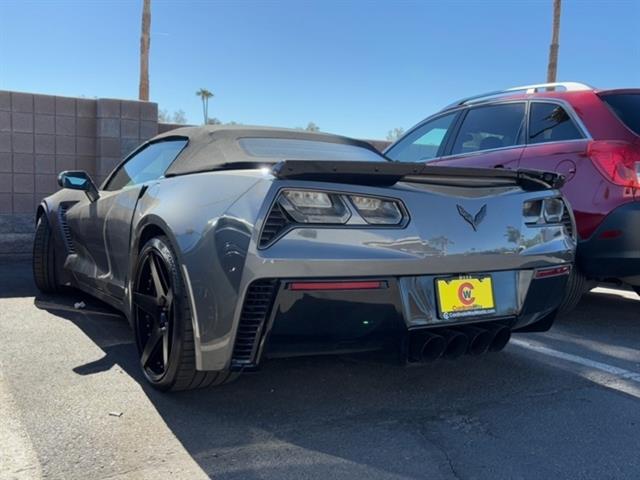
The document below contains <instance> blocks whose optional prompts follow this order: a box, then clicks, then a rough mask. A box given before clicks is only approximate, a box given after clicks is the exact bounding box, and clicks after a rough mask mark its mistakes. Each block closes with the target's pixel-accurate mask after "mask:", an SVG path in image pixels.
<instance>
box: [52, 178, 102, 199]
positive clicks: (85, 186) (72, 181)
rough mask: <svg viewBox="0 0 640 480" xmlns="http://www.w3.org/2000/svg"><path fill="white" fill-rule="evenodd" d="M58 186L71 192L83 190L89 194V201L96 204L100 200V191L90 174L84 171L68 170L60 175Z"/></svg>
mask: <svg viewBox="0 0 640 480" xmlns="http://www.w3.org/2000/svg"><path fill="white" fill-rule="evenodd" d="M58 185H60V186H61V187H62V188H70V189H71V190H82V191H83V192H85V193H86V194H87V197H89V200H91V201H92V202H95V201H96V200H97V199H98V198H100V194H99V193H98V189H97V188H96V186H95V184H94V183H93V180H91V177H90V176H89V174H88V173H87V172H85V171H83V170H67V171H64V172H60V175H58Z"/></svg>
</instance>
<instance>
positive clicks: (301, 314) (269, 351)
mask: <svg viewBox="0 0 640 480" xmlns="http://www.w3.org/2000/svg"><path fill="white" fill-rule="evenodd" d="M488 273H489V274H490V275H491V277H492V279H493V285H494V299H495V305H496V308H495V313H493V314H491V315H482V316H476V317H468V318H460V319H456V320H447V319H445V318H443V316H442V315H440V314H439V312H438V307H437V299H436V293H435V280H436V278H440V277H442V276H438V275H425V276H413V277H411V276H407V277H377V278H351V279H345V278H341V279H331V281H333V282H343V281H350V282H366V283H364V284H363V285H359V286H364V287H366V288H349V289H340V288H339V284H338V285H337V286H336V289H326V290H324V289H314V288H309V289H296V288H295V287H293V286H294V285H296V284H297V282H298V280H297V279H277V280H276V279H273V280H258V281H256V282H253V283H252V285H251V286H250V287H249V289H248V292H247V295H246V300H245V302H244V306H243V311H242V314H241V316H240V321H239V324H238V326H237V334H236V338H235V343H234V349H233V356H232V359H231V367H232V368H234V369H236V370H243V369H248V368H254V367H256V366H257V365H258V364H259V362H260V360H261V359H262V358H263V356H265V355H266V356H271V355H273V356H275V355H277V356H295V355H304V354H315V353H339V352H346V351H362V350H372V349H377V348H381V347H383V346H389V345H394V344H396V345H398V344H399V343H400V340H401V339H402V338H404V336H406V333H407V332H408V331H410V330H431V329H435V330H436V331H437V330H438V329H440V328H441V327H447V326H457V325H464V324H477V323H487V322H500V323H501V324H503V325H506V326H508V327H509V328H510V329H512V330H520V329H525V330H536V328H535V327H536V325H534V324H536V323H538V322H540V324H542V323H544V325H542V326H540V327H539V329H542V330H546V329H548V328H549V327H550V325H551V323H552V321H553V317H554V314H555V311H556V309H557V307H558V306H559V304H560V302H561V301H562V298H563V294H564V290H565V285H566V281H567V275H559V276H552V277H548V278H540V279H536V278H534V270H519V271H517V270H516V271H502V272H488ZM322 281H323V282H324V281H328V280H327V279H323V280H322ZM304 282H309V279H304ZM375 285H378V286H377V287H376V286H375ZM355 286H356V287H357V286H358V285H355ZM543 320H544V322H543Z"/></svg>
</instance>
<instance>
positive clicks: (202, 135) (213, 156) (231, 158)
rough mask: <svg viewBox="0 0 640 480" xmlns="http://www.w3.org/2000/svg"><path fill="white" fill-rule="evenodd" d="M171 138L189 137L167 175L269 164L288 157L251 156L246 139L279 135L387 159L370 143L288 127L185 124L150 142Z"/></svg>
mask: <svg viewBox="0 0 640 480" xmlns="http://www.w3.org/2000/svg"><path fill="white" fill-rule="evenodd" d="M171 138H186V139H188V140H189V143H188V144H187V146H186V147H185V149H184V150H183V151H182V152H181V153H180V155H179V156H178V158H177V159H176V161H175V162H173V164H171V166H170V167H169V169H168V170H167V172H166V176H174V175H184V174H187V173H195V172H204V171H209V170H219V169H221V168H232V167H234V166H236V167H241V166H242V165H243V164H245V165H247V166H249V165H255V164H263V165H270V164H275V163H278V162H281V161H283V160H289V159H288V158H286V156H285V155H284V154H283V155H277V153H275V154H274V156H265V155H261V156H260V157H256V156H255V155H250V154H249V153H248V152H247V151H246V150H245V149H244V148H242V145H241V142H240V141H241V140H242V139H244V138H278V139H292V140H311V141H315V142H326V143H332V144H339V145H352V146H355V147H360V148H364V149H366V150H369V151H371V152H373V153H374V154H375V155H377V156H379V157H380V161H384V160H385V158H384V157H383V156H382V155H381V154H380V153H379V152H378V151H377V150H376V149H375V148H374V147H373V146H372V145H371V144H369V143H367V142H364V141H362V140H355V139H352V138H348V137H342V136H339V135H331V134H327V133H316V132H307V131H304V130H291V129H286V128H271V127H249V126H244V125H243V126H238V125H206V126H201V127H183V128H178V129H176V130H171V131H169V132H166V133H163V134H161V135H158V136H156V137H154V138H153V139H151V140H150V142H156V141H162V140H164V139H166V140H168V139H171Z"/></svg>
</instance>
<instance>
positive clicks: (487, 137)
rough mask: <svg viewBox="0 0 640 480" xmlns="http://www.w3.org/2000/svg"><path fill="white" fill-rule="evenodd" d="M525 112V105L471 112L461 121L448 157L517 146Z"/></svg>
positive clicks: (509, 105)
mask: <svg viewBox="0 0 640 480" xmlns="http://www.w3.org/2000/svg"><path fill="white" fill-rule="evenodd" d="M524 112H525V104H524V103H504V104H501V105H489V106H485V107H476V108H472V109H470V110H469V111H468V112H467V115H466V116H465V117H464V120H463V121H462V125H461V126H460V130H459V131H458V135H457V136H456V140H455V142H454V143H453V149H452V150H451V154H452V155H460V154H464V153H470V152H478V151H481V150H492V149H494V148H504V147H511V146H513V145H519V144H520V143H521V141H520V134H521V131H522V126H523V124H524V116H525V115H524Z"/></svg>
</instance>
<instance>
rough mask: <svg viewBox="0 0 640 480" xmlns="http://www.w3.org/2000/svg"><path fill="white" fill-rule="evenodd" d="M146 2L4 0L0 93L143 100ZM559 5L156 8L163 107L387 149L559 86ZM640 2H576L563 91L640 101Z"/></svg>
mask: <svg viewBox="0 0 640 480" xmlns="http://www.w3.org/2000/svg"><path fill="white" fill-rule="evenodd" d="M141 11H142V0H79V1H72V0H38V1H36V0H0V89H4V90H17V91H26V92H36V93H46V94H56V95H68V96H85V97H89V98H93V97H99V98H124V99H135V98H137V95H138V75H139V44H140V43H139V42H140V23H141ZM551 18H552V0H540V1H526V0H522V1H518V0H513V1H497V0H478V1H475V0H466V1H443V0H440V1H435V0H434V1H400V0H396V1H383V0H377V1H374V0H369V1H365V0H350V1H347V0H341V1H340V0H317V1H311V0H293V1H289V0H262V1H255V0H253V1H249V0H235V1H217V0H210V1H205V0H199V1H196V0H191V1H189V0H152V19H151V59H150V86H151V88H150V90H151V94H150V97H151V98H150V100H151V101H154V102H157V103H158V104H159V107H160V109H163V110H167V111H168V112H173V111H176V110H183V111H184V112H185V113H186V116H187V120H188V121H189V122H190V123H201V122H202V104H201V103H200V99H199V98H198V97H197V96H196V95H195V92H196V91H197V90H198V89H199V88H207V89H208V90H210V91H212V92H213V93H214V95H215V97H214V98H213V99H212V100H211V102H210V106H209V116H211V117H216V118H218V119H220V120H221V121H223V122H229V121H235V122H239V123H244V124H251V125H274V126H281V127H301V126H305V125H307V123H308V122H314V123H316V124H317V125H318V126H320V128H321V129H322V130H323V131H327V132H331V133H338V134H342V135H348V136H354V137H359V138H369V139H380V138H385V137H386V136H387V133H388V132H389V131H390V130H391V129H393V128H396V127H400V128H404V129H408V128H410V127H411V126H412V125H414V124H415V123H417V122H418V121H420V120H421V119H423V118H425V117H427V116H428V115H431V114H432V113H434V112H436V111H437V110H438V109H440V108H442V107H443V106H445V105H447V104H449V103H451V102H452V101H454V100H456V99H457V98H459V97H464V96H468V95H473V94H477V93H482V92H486V91H492V90H496V89H500V88H506V87H510V86H515V85H523V84H530V83H539V82H543V81H544V80H545V78H546V65H547V56H548V50H549V43H550V38H551ZM639 29H640V0H618V1H616V0H602V1H595V0H592V1H586V0H583V1H578V0H564V1H563V9H562V23H561V31H560V56H559V66H558V80H564V81H581V82H585V83H588V84H591V85H594V86H596V87H601V88H604V87H625V86H626V87H629V86H635V87H638V86H640V35H638V30H639Z"/></svg>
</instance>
